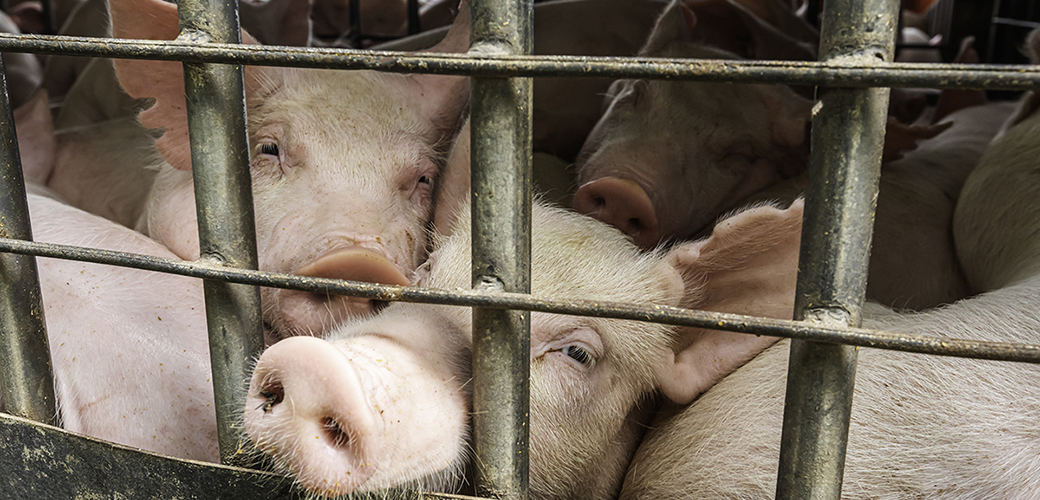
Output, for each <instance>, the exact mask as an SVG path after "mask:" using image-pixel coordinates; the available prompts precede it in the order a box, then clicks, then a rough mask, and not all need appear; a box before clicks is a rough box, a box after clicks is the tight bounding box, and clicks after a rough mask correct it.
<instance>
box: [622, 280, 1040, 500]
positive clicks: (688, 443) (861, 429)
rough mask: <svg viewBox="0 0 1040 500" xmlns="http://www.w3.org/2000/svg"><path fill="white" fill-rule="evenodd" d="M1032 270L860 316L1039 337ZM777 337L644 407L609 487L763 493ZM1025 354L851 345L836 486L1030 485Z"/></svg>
mask: <svg viewBox="0 0 1040 500" xmlns="http://www.w3.org/2000/svg"><path fill="white" fill-rule="evenodd" d="M1038 287H1040V280H1037V279H1036V278H1033V279H1032V280H1031V281H1030V282H1027V283H1023V284H1021V285H1020V286H1014V287H1010V288H1006V289H1001V290H998V291H994V292H990V293H987V294H985V295H982V296H979V297H975V298H972V299H966V300H964V301H961V302H958V303H956V304H953V305H951V306H948V307H945V308H941V309H936V310H933V311H928V312H925V313H920V314H906V313H903V314H898V313H894V312H892V311H890V310H887V309H885V308H882V307H880V306H877V305H868V307H867V308H866V309H865V310H864V316H865V320H864V326H865V327H868V328H880V329H885V330H888V331H896V332H900V333H903V332H905V333H911V334H925V335H931V336H940V337H944V336H949V337H954V338H965V339H977V340H990V341H1007V342H1027V343H1036V342H1037V341H1038V340H1040V334H1038V332H1040V316H1038V315H1037V314H1036V310H1037V299H1036V298H1037V292H1038V291H1040V290H1038ZM788 353H789V342H787V341H784V342H780V343H778V344H776V345H775V346H773V347H772V348H770V349H768V350H766V351H765V352H763V353H762V354H760V355H758V356H757V357H755V358H754V359H753V360H752V361H751V362H749V363H747V364H746V365H744V366H743V367H741V368H740V369H739V370H737V371H735V372H734V373H732V374H731V375H729V376H728V377H726V378H725V379H723V380H722V381H721V382H719V383H718V384H717V385H716V386H714V387H713V388H712V389H711V390H709V391H708V392H707V393H705V394H704V395H703V396H702V397H701V398H700V399H698V400H697V401H696V402H694V403H693V404H691V405H689V406H687V407H685V408H672V409H671V410H670V411H666V412H662V413H661V414H660V415H659V416H658V417H657V418H656V419H655V421H654V423H653V424H652V426H651V430H650V431H649V432H648V433H647V435H646V437H645V438H644V440H643V442H642V444H641V445H640V449H639V451H638V452H637V453H636V455H635V458H634V459H633V461H632V465H631V467H630V468H629V471H628V473H627V475H626V478H625V485H624V489H623V491H622V494H621V498H624V499H629V498H666V499H667V498H689V497H691V496H693V497H700V498H763V497H771V496H773V495H774V494H775V493H776V473H777V469H778V457H779V450H780V430H781V425H782V420H783V405H784V394H785V384H786V370H787V358H788ZM1037 383H1040V369H1038V368H1037V367H1036V366H1035V365H1026V364H1017V363H998V362H990V361H979V360H970V359H960V358H942V357H927V356H923V355H916V354H908V353H898V352H890V351H881V350H874V349H861V350H860V351H859V361H858V364H857V368H856V384H855V396H854V398H853V407H852V420H851V427H850V429H849V444H848V454H847V457H846V462H845V476H844V483H843V488H842V498H873V499H883V498H893V499H894V498H907V497H921V498H1026V497H1029V496H1031V495H1032V494H1034V493H1035V492H1036V491H1037V488H1040V482H1038V479H1037V477H1038V476H1037V472H1038V471H1040V459H1038V458H1037V457H1038V456H1040V446H1038V444H1037V439H1036V437H1037V434H1038V432H1040V426H1038V425H1037V424H1036V422H1037V418H1038V417H1040V399H1038V398H1037V397H1036V394H1035V393H1036V391H1035V390H1034V388H1035V387H1036V384H1037Z"/></svg>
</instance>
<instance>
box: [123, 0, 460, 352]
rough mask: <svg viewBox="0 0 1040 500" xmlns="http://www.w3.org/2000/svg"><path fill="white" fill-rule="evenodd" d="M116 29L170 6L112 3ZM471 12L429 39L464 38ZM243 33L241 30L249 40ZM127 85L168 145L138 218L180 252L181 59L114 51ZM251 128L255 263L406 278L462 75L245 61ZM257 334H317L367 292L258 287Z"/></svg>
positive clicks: (152, 1)
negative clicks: (261, 324) (145, 101)
mask: <svg viewBox="0 0 1040 500" xmlns="http://www.w3.org/2000/svg"><path fill="white" fill-rule="evenodd" d="M111 11H112V19H113V31H114V32H115V33H116V35H117V36H120V37H124V38H152V39H173V38H175V37H176V36H177V32H178V30H179V28H178V26H177V12H176V8H175V6H173V5H171V4H167V3H164V2H161V1H158V0H141V1H114V2H112V3H111ZM467 30H468V24H466V23H465V22H462V23H459V29H458V30H456V31H455V32H454V33H453V34H452V35H449V36H448V37H447V38H446V39H445V41H444V42H442V44H440V45H439V46H438V50H460V51H461V50H465V44H466V43H467V38H468V36H467V33H466V31H467ZM247 40H248V39H247ZM116 71H117V74H118V76H119V81H120V83H121V84H122V85H123V87H124V88H126V90H127V91H128V92H129V94H130V95H131V96H134V97H138V98H142V97H153V98H155V99H156V103H155V105H154V106H153V107H151V108H150V109H148V110H146V111H144V112H142V113H141V115H140V120H141V123H142V124H143V125H144V126H145V127H146V128H163V129H165V133H164V134H163V136H162V137H161V138H159V139H158V140H157V141H156V146H157V147H158V149H159V151H160V152H161V153H162V154H163V156H164V157H165V160H166V163H164V164H163V165H162V166H161V167H160V170H159V172H158V173H157V175H156V180H155V184H154V185H153V187H152V191H151V193H149V195H148V201H147V203H146V205H145V208H144V215H143V216H142V218H141V220H140V221H139V223H138V225H137V228H138V229H139V230H140V231H142V232H144V233H145V234H147V235H149V236H151V237H153V238H155V239H156V240H157V241H159V242H160V243H162V244H164V245H165V246H167V247H168V248H170V250H172V251H173V252H174V253H175V254H177V255H178V256H180V257H181V258H184V259H195V258H198V256H199V244H198V233H197V229H196V220H195V208H194V190H193V186H192V176H191V164H190V160H189V147H188V131H187V117H186V114H185V112H184V107H185V101H184V87H183V81H184V80H183V76H182V70H181V65H180V64H179V63H170V62H158V61H131V60H118V61H117V62H116ZM245 79H246V89H247V91H246V93H247V97H246V101H247V107H248V117H249V123H248V135H249V143H250V148H251V152H252V162H251V173H252V179H253V199H254V204H255V211H256V232H257V247H258V253H259V261H260V268H261V269H264V270H270V271H279V272H291V273H295V274H301V275H308V276H323V277H335V278H352V279H357V280H361V281H375V282H383V283H395V284H407V283H408V282H409V278H408V277H409V276H410V274H411V273H412V272H413V270H414V269H415V267H416V266H418V265H419V263H420V262H422V260H424V258H425V249H426V231H425V224H426V222H427V221H428V219H429V217H430V214H431V210H432V201H431V200H432V196H431V191H432V188H433V185H434V184H435V183H436V182H437V176H438V173H439V167H438V165H439V163H440V161H439V157H440V156H441V155H442V153H439V152H438V151H439V150H440V149H441V148H443V147H444V143H446V142H447V141H448V140H449V139H450V137H451V134H452V132H453V130H454V129H455V128H456V127H457V121H458V119H459V116H460V115H461V108H462V107H463V106H464V104H465V102H466V96H467V92H466V88H467V85H468V82H467V80H466V79H464V78H459V77H439V76H419V75H401V74H389V73H379V72H374V71H332V70H302V69H287V68H256V67H249V68H247V69H246V77H245ZM262 298H263V300H264V320H265V326H266V332H267V334H268V340H275V339H277V338H278V337H281V336H286V335H294V334H309V333H315V334H317V333H320V332H322V331H324V330H325V329H327V328H329V327H331V326H333V325H334V324H336V323H337V322H338V321H339V320H341V319H342V318H343V317H344V316H349V315H351V314H356V313H358V312H366V311H370V310H371V304H370V303H369V302H368V301H365V300H351V299H349V298H342V297H328V296H326V295H321V294H310V293H301V292H295V291H284V290H270V289H265V290H264V291H263V292H262Z"/></svg>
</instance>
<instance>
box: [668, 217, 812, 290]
mask: <svg viewBox="0 0 1040 500" xmlns="http://www.w3.org/2000/svg"><path fill="white" fill-rule="evenodd" d="M760 208H773V209H776V210H783V209H784V208H786V207H783V204H782V203H780V202H778V201H772V200H761V201H755V202H752V203H749V204H747V205H744V206H742V207H740V208H736V209H733V210H730V211H729V212H726V213H724V214H723V215H721V216H719V218H718V220H717V221H716V222H715V229H714V230H713V232H712V235H711V236H709V237H708V238H711V239H715V240H717V243H716V244H717V245H720V246H722V247H725V248H734V249H736V248H748V247H749V246H748V245H744V244H740V243H738V242H739V241H740V240H743V239H747V238H748V237H753V238H754V244H755V246H756V247H757V248H762V249H767V248H773V247H775V246H776V244H777V243H778V242H779V240H780V239H781V238H782V237H784V236H785V235H787V234H790V233H789V231H798V232H801V218H800V217H799V218H797V219H796V220H793V221H788V222H786V223H787V224H789V225H791V224H796V225H797V227H791V228H788V230H786V231H785V230H769V231H762V230H761V228H762V227H763V226H769V225H772V224H775V223H776V220H773V219H769V220H762V219H758V218H755V219H753V220H752V223H750V224H749V223H746V222H745V223H742V224H740V226H739V228H738V230H737V231H732V230H725V231H721V230H720V226H721V225H723V224H724V223H725V222H726V221H727V220H730V219H733V218H735V217H738V216H740V215H741V214H743V213H745V212H747V211H750V210H754V209H760ZM708 238H705V239H704V240H701V241H706V240H707V239H708ZM747 256H748V253H746V252H734V251H727V252H711V253H710V254H707V255H701V257H700V258H698V262H697V266H696V268H695V270H690V269H684V270H683V272H682V278H683V283H684V285H685V289H686V290H687V293H686V294H685V295H684V296H683V300H682V303H681V304H680V307H684V308H687V309H698V308H699V307H701V306H703V305H704V302H705V301H706V300H707V299H708V297H705V296H704V295H703V294H702V293H697V291H699V290H703V289H704V288H705V284H706V282H707V275H708V274H709V273H710V272H712V271H716V270H724V269H737V268H741V267H743V266H742V262H743V261H744V260H745V259H746V257H747Z"/></svg>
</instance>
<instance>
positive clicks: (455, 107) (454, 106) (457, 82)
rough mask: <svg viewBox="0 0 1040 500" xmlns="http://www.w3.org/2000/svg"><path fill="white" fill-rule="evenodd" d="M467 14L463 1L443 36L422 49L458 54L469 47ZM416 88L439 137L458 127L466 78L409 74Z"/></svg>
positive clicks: (465, 100) (466, 92)
mask: <svg viewBox="0 0 1040 500" xmlns="http://www.w3.org/2000/svg"><path fill="white" fill-rule="evenodd" d="M469 34H470V17H469V6H468V5H467V2H462V4H461V5H460V6H459V14H458V16H456V17H455V22H454V23H453V24H452V25H451V28H449V29H448V33H447V34H446V35H445V36H444V39H443V40H441V41H440V42H438V43H437V45H434V46H433V47H430V48H429V49H427V50H425V51H423V52H437V53H444V54H461V53H466V52H467V51H469ZM410 77H411V78H412V79H413V80H414V81H415V82H416V83H417V84H418V85H419V88H420V93H419V96H420V98H419V100H418V105H419V106H420V109H421V110H422V112H423V115H424V116H427V117H429V118H430V119H431V120H433V122H434V123H435V124H436V125H437V128H438V129H439V132H440V134H441V135H442V138H443V137H444V136H446V135H449V134H450V133H451V132H454V131H456V130H458V127H459V126H460V125H461V123H462V119H463V116H462V112H463V110H465V108H466V104H467V103H468V102H469V78H468V77H461V76H442V75H418V74H416V75H411V76H410Z"/></svg>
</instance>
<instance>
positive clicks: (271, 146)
mask: <svg viewBox="0 0 1040 500" xmlns="http://www.w3.org/2000/svg"><path fill="white" fill-rule="evenodd" d="M278 153H279V152H278V145H277V144H275V143H273V142H265V143H263V144H261V145H260V154H262V155H271V156H278Z"/></svg>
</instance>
